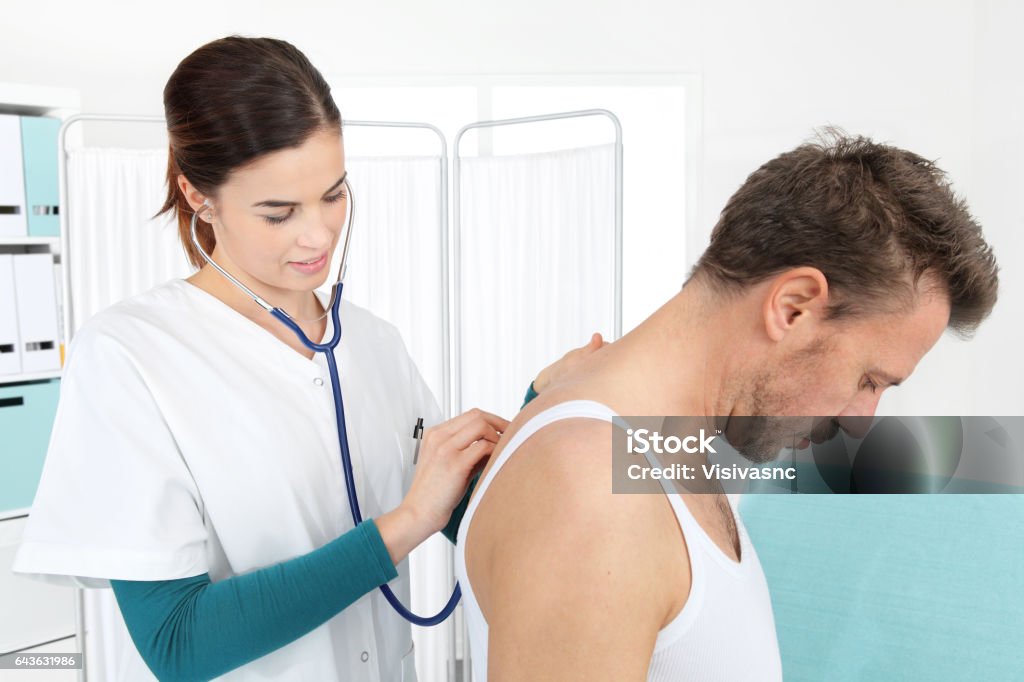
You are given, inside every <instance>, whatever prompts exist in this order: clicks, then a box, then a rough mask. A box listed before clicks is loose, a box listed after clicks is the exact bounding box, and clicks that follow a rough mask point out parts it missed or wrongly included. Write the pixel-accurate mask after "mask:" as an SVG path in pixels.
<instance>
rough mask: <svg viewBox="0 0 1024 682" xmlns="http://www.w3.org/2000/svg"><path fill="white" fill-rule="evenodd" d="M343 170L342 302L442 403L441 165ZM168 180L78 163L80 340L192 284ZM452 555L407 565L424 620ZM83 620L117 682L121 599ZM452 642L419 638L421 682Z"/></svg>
mask: <svg viewBox="0 0 1024 682" xmlns="http://www.w3.org/2000/svg"><path fill="white" fill-rule="evenodd" d="M346 165H347V169H348V170H349V174H350V179H351V185H352V191H353V197H354V199H355V210H356V213H355V231H354V232H353V237H352V247H351V248H352V252H351V255H350V257H349V267H348V275H347V277H346V285H345V294H344V295H345V296H346V297H347V298H348V299H349V300H351V301H352V302H354V303H356V304H358V305H362V306H364V307H367V308H369V309H370V310H372V311H373V312H374V313H376V314H377V315H379V316H380V317H382V318H384V319H386V320H388V321H390V322H392V323H393V324H395V325H396V326H397V327H398V328H399V330H400V331H401V333H402V336H403V338H404V339H405V342H406V346H407V347H408V349H409V352H410V353H411V355H412V356H413V358H414V360H416V363H417V365H418V366H419V368H420V371H421V372H422V374H423V376H424V378H425V380H426V381H427V383H428V384H429V385H430V387H431V389H432V390H433V391H434V394H435V395H436V396H437V398H438V401H439V402H440V401H441V395H442V383H441V381H442V364H441V341H442V336H441V332H442V325H441V291H442V289H441V255H440V254H441V244H440V233H439V230H440V216H439V213H438V211H439V200H440V160H439V159H438V158H437V157H402V158H399V157H386V158H353V157H350V158H349V159H348V160H347V164H346ZM166 168H167V151H166V150H162V149H161V150H123V149H109V148H104V149H94V148H84V149H78V150H71V151H69V153H68V167H67V169H68V190H69V201H68V209H69V226H68V239H69V253H67V254H65V256H64V257H65V259H66V260H65V262H66V263H68V264H69V268H70V270H69V272H70V277H71V290H72V317H73V321H72V328H73V329H75V330H77V329H78V328H79V327H81V325H82V323H83V322H84V321H85V320H87V319H88V318H89V317H90V316H91V315H93V314H95V313H96V312H98V311H100V310H102V309H103V308H105V307H107V306H109V305H111V304H113V303H115V302H117V301H119V300H121V299H123V298H125V297H128V296H131V295H134V294H137V293H141V292H143V291H146V290H147V289H149V288H151V287H153V286H156V285H157V284H160V283H162V282H164V281H166V280H168V279H171V278H173V277H187V276H188V275H189V274H191V273H192V272H193V270H192V268H191V266H190V265H189V264H188V262H187V260H186V258H185V255H184V250H183V249H182V247H181V244H180V242H179V241H178V234H177V226H176V223H172V222H171V221H170V220H169V219H167V218H161V219H159V220H151V219H150V217H151V216H152V215H153V214H154V213H156V211H157V210H158V209H159V208H160V206H161V205H162V204H163V200H164V196H165V192H166V185H165V173H166ZM343 323H344V321H343ZM442 409H444V405H442ZM339 503H340V501H339ZM446 544H447V541H446V540H445V539H444V538H441V537H437V538H434V539H432V540H431V541H430V542H428V543H426V544H425V545H424V546H422V547H420V548H419V549H417V550H416V551H415V552H414V553H413V556H412V557H411V559H410V563H411V570H412V575H413V584H412V594H413V608H414V610H416V611H418V612H424V613H425V612H428V611H430V612H436V611H437V610H438V609H439V608H440V605H441V604H442V603H443V599H442V597H441V596H440V595H442V594H445V595H447V592H448V590H449V589H450V578H449V577H448V576H449V569H448V562H447V547H446ZM85 616H86V651H87V654H86V660H87V661H88V663H87V665H88V670H87V672H88V676H89V679H90V680H95V681H99V680H104V679H108V678H110V677H112V676H113V674H112V672H111V671H113V670H115V669H116V666H117V665H118V656H119V652H123V651H125V647H131V646H134V645H133V643H132V642H131V639H130V637H129V635H128V632H127V630H126V629H125V627H124V624H123V621H122V620H121V618H120V617H119V612H118V610H117V604H116V601H115V599H114V597H113V593H112V592H111V591H110V590H86V591H85ZM447 633H448V629H447V628H443V627H442V628H430V629H422V628H414V632H413V637H414V639H415V641H416V662H417V668H418V670H419V671H420V679H421V680H423V682H433V681H435V680H436V681H440V680H443V679H445V676H446V667H447V666H446V657H447V651H448V637H447Z"/></svg>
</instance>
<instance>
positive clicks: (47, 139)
mask: <svg viewBox="0 0 1024 682" xmlns="http://www.w3.org/2000/svg"><path fill="white" fill-rule="evenodd" d="M59 132H60V119H56V118H47V117H45V116H22V117H21V150H22V161H23V163H24V168H25V213H26V219H27V221H28V236H30V237H59V236H60V216H59V215H58V213H59V210H60V208H59V206H58V204H59V203H60V188H59V185H58V180H57V174H58V170H57V154H58V151H57V133H59Z"/></svg>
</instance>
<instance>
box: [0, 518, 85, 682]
mask: <svg viewBox="0 0 1024 682" xmlns="http://www.w3.org/2000/svg"><path fill="white" fill-rule="evenodd" d="M26 521H27V517H24V516H23V517H19V518H14V519H9V520H7V521H0V604H2V605H3V616H2V617H0V652H8V651H18V650H20V649H24V648H25V647H31V646H36V645H39V644H41V643H44V642H50V641H53V640H55V639H60V638H63V637H69V636H72V635H74V634H75V590H74V588H72V587H57V586H55V585H50V584H47V583H44V582H42V581H40V580H35V579H33V578H27V577H25V576H23V575H17V574H15V573H12V572H11V565H12V564H13V563H14V554H15V552H16V551H17V549H18V543H19V542H21V536H22V533H23V532H24V529H25V523H26ZM64 651H73V649H65V650H64ZM8 672H9V671H2V672H0V679H3V680H4V682H6V679H7V677H6V675H7V673H8Z"/></svg>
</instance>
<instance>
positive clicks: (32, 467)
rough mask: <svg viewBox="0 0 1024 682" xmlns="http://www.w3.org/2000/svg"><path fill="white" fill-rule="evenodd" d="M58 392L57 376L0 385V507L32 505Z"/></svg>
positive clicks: (48, 439)
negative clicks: (39, 380)
mask: <svg viewBox="0 0 1024 682" xmlns="http://www.w3.org/2000/svg"><path fill="white" fill-rule="evenodd" d="M59 395H60V381H59V380H52V381H42V382H33V383H24V384H9V385H6V386H5V385H0V511H9V510H12V509H23V508H27V507H30V506H31V505H32V499H33V498H34V497H35V493H36V487H38V485H39V477H40V476H41V475H42V472H43V460H44V459H45V458H46V449H47V447H48V446H49V444H50V430H51V429H52V428H53V419H54V416H55V415H56V413H57V399H58V397H59Z"/></svg>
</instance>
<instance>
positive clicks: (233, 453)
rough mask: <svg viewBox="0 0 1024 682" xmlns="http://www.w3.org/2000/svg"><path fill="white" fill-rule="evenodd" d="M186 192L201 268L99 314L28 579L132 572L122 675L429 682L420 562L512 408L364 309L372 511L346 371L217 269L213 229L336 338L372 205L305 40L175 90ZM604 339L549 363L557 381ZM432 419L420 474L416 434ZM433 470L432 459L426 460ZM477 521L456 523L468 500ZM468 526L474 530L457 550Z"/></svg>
mask: <svg viewBox="0 0 1024 682" xmlns="http://www.w3.org/2000/svg"><path fill="white" fill-rule="evenodd" d="M164 106H165V114H166V118H167V125H168V132H169V137H170V155H169V162H168V169H167V183H168V198H167V201H166V203H165V205H164V207H163V209H162V211H161V212H167V211H170V212H173V213H175V214H176V216H177V219H178V225H179V233H180V236H181V239H182V243H183V245H184V247H185V250H186V252H187V254H188V256H189V259H190V260H191V262H192V264H193V265H195V266H196V267H197V268H199V270H198V272H196V273H195V274H194V275H192V276H191V277H189V278H188V279H176V280H171V281H169V282H167V283H165V284H163V285H160V286H158V287H156V288H154V289H152V290H150V291H148V292H146V293H144V294H141V295H138V296H135V297H133V298H130V299H127V300H125V301H122V302H120V303H118V304H116V305H114V306H112V307H110V308H108V309H106V310H105V311H103V312H101V313H99V314H97V315H95V316H94V317H92V318H91V319H90V320H89V321H88V322H87V323H86V324H85V325H84V326H83V327H82V329H81V330H80V331H79V332H78V334H77V335H76V336H75V338H74V341H73V343H72V344H71V347H70V348H69V354H68V361H67V364H66V366H65V369H64V378H63V382H62V389H61V398H60V404H59V407H58V410H57V416H56V420H55V423H54V428H53V433H52V436H51V442H50V447H49V451H48V454H47V458H46V464H45V467H44V471H43V475H42V480H41V482H40V486H39V489H38V492H37V494H36V498H35V501H34V504H33V507H32V510H31V514H30V516H29V520H28V523H27V526H26V529H25V535H24V541H23V543H22V545H21V546H20V548H19V551H18V554H17V557H16V560H15V565H14V570H15V571H17V572H19V573H28V574H35V575H37V576H40V577H43V578H44V579H47V580H50V581H51V582H64V584H75V585H79V586H84V587H107V586H109V587H111V588H113V591H114V594H115V595H116V599H117V603H118V606H119V608H120V612H121V615H122V617H123V620H124V623H125V625H126V626H127V630H128V632H129V634H130V635H131V639H132V641H133V642H134V643H135V649H134V650H132V649H130V648H129V649H126V650H125V651H122V652H120V656H119V658H120V660H119V665H118V669H117V678H118V679H120V680H131V681H132V682H136V681H138V680H144V679H152V677H153V676H154V675H155V676H156V677H157V678H159V679H168V680H200V679H202V680H205V679H211V678H215V677H217V678H218V679H224V680H271V679H275V680H316V681H317V682H325V681H328V680H345V681H351V680H374V681H377V680H380V681H388V682H389V681H391V680H402V679H404V680H414V679H415V669H414V667H413V656H412V639H411V628H410V626H409V624H408V623H407V622H406V621H405V620H403V619H402V618H401V617H400V616H398V615H397V614H396V613H394V612H393V611H392V609H391V608H390V606H389V605H388V603H387V602H386V601H385V599H384V597H383V596H382V595H381V593H380V592H379V590H377V586H379V585H381V584H384V583H389V584H390V586H391V587H392V589H393V590H394V591H395V593H396V594H397V595H398V597H399V598H400V599H401V600H402V601H403V603H405V604H408V603H409V577H408V570H407V563H408V562H406V561H404V560H405V557H406V556H407V555H408V553H409V552H410V551H411V550H412V549H413V548H414V547H416V546H417V545H419V544H420V543H421V542H423V541H424V540H425V539H426V538H428V537H429V536H430V535H432V534H433V533H435V532H437V531H439V530H444V531H446V534H447V535H448V537H449V538H450V539H452V538H454V534H455V532H456V530H457V528H458V522H459V520H460V518H461V511H462V510H463V509H464V502H463V503H462V504H460V500H464V499H465V496H468V493H467V487H468V486H469V485H470V481H471V479H472V477H473V474H474V473H475V472H477V471H479V469H480V468H482V465H483V463H484V462H485V460H486V458H487V456H488V455H489V454H490V453H491V451H492V449H493V448H494V445H495V443H497V441H498V439H499V437H500V435H501V433H502V432H503V431H504V430H505V428H506V427H507V426H508V422H507V421H506V420H505V419H503V418H501V417H498V416H496V415H493V414H489V413H487V412H482V411H480V410H471V411H469V412H466V413H465V414H462V415H459V416H457V417H455V418H454V419H450V420H448V421H446V422H442V423H439V422H440V420H441V414H440V410H439V409H438V407H437V404H436V401H435V400H434V398H433V397H432V396H431V394H430V391H429V389H428V388H427V387H426V385H425V383H424V382H423V379H422V378H421V376H420V374H419V372H418V371H417V369H416V367H415V366H414V364H413V362H412V360H411V359H410V357H409V355H408V353H407V352H406V349H405V347H404V345H403V342H402V339H401V338H400V336H399V333H398V331H397V330H396V329H395V327H394V326H392V325H390V324H388V323H386V322H384V321H382V320H380V319H378V318H376V317H374V316H373V315H371V314H370V313H369V312H368V311H366V310H363V309H361V308H358V307H356V306H354V305H352V304H351V303H348V302H347V301H342V307H341V320H342V324H343V331H344V335H343V336H342V340H341V341H342V342H341V344H340V345H339V346H338V348H337V350H336V351H335V355H336V358H337V362H338V364H339V366H340V368H341V384H342V391H343V394H344V395H345V396H348V397H349V399H348V400H347V401H346V412H347V415H346V417H347V418H346V423H347V425H348V432H349V434H350V441H351V443H350V448H351V451H352V459H353V468H354V471H355V480H356V488H357V494H358V498H359V500H360V503H361V505H362V509H363V513H364V516H365V518H366V520H365V521H363V522H362V523H361V524H359V525H358V526H356V527H353V524H352V520H351V518H350V514H349V511H348V507H347V502H346V500H347V495H346V491H345V483H344V478H343V474H342V468H341V464H340V452H339V445H338V441H337V433H336V430H335V428H336V427H335V413H334V405H333V401H332V395H331V388H330V379H329V376H328V372H327V367H326V361H325V360H324V359H323V358H322V357H321V354H314V353H312V352H311V351H309V350H308V349H307V348H306V347H305V346H304V345H302V344H301V343H300V342H299V341H298V339H297V338H296V336H295V335H294V334H293V333H292V331H291V330H289V329H287V328H286V327H285V326H284V325H283V324H281V323H280V322H279V321H278V320H276V319H275V318H273V317H272V316H271V315H270V314H269V313H267V312H266V311H265V310H264V309H263V308H261V307H259V306H257V305H255V304H254V303H253V301H252V300H251V299H250V298H248V297H247V296H246V295H245V294H244V293H243V292H242V291H241V290H239V289H238V288H237V287H236V286H234V285H233V284H232V283H230V282H229V281H228V280H227V279H226V278H225V277H224V276H223V275H222V274H221V273H219V272H217V271H216V270H214V269H213V268H211V267H210V266H209V265H207V264H206V262H205V259H204V258H203V256H202V254H201V253H199V251H198V250H197V249H196V248H195V247H194V246H193V244H192V242H191V239H190V230H189V227H190V221H191V217H192V214H193V212H195V211H199V217H200V223H199V229H198V238H199V241H200V244H201V245H202V246H203V248H204V251H206V252H207V253H208V254H210V255H211V256H212V258H213V260H214V261H215V262H216V263H218V264H219V265H220V266H221V267H223V268H224V269H225V270H226V271H228V272H229V273H230V274H231V275H233V276H234V277H235V278H237V279H238V280H239V281H241V282H242V283H243V284H245V285H246V286H248V287H249V288H250V289H252V290H253V291H254V292H256V293H257V294H258V295H260V296H261V297H262V298H263V299H264V300H266V301H268V302H269V303H270V304H271V305H274V306H277V307H280V308H283V309H284V310H285V311H287V312H288V313H289V315H291V316H292V317H293V318H294V319H296V320H300V321H302V322H300V327H301V328H302V330H303V331H304V332H305V333H306V335H307V336H308V337H309V338H310V339H313V340H317V341H318V340H320V339H324V338H329V337H330V335H331V334H332V331H333V330H332V325H331V323H330V320H329V318H328V317H326V316H325V314H324V311H325V308H326V307H327V305H328V300H327V299H326V298H325V297H321V296H320V294H319V293H317V292H315V289H317V287H319V286H320V285H322V284H323V283H324V282H325V280H326V278H327V275H328V269H329V268H328V266H327V263H328V261H330V255H331V254H332V253H333V252H334V249H335V246H336V245H337V244H338V241H339V238H340V236H341V233H342V231H343V230H342V227H343V224H344V223H345V217H346V215H347V202H348V201H349V200H350V198H349V196H348V194H347V192H348V188H347V184H346V183H345V182H344V178H345V175H346V169H345V155H344V145H343V140H342V135H341V120H340V115H339V112H338V108H337V106H336V105H335V103H334V101H333V99H332V97H331V94H330V89H329V87H328V85H327V83H326V82H325V81H324V79H323V78H322V76H321V75H320V73H319V72H318V71H317V70H316V69H315V68H314V67H313V66H312V65H311V64H310V63H309V61H308V60H307V59H306V57H305V56H304V55H303V54H302V53H301V52H299V51H298V50H297V49H296V48H295V47H293V46H292V45H290V44H289V43H286V42H284V41H280V40H274V39H268V38H242V37H237V36H232V37H228V38H224V39H221V40H217V41H214V42H212V43H209V44H207V45H204V46H203V47H201V48H199V49H198V50H196V51H195V52H193V53H192V54H191V55H189V56H188V57H187V58H186V59H185V60H184V61H182V62H181V64H179V65H178V68H177V69H176V70H175V72H174V73H173V74H172V75H171V78H170V80H169V81H168V82H167V85H166V87H165V89H164ZM600 343H601V341H600V337H599V336H597V335H595V336H594V338H593V339H592V341H591V343H590V344H588V345H587V346H585V347H584V348H581V349H579V350H577V351H573V352H572V353H569V354H567V355H566V356H565V357H563V358H562V359H561V360H560V361H559V362H557V363H555V364H554V365H552V366H551V367H548V368H546V369H545V370H544V372H542V373H541V375H539V376H538V378H537V380H536V381H535V382H534V384H533V385H532V386H531V390H530V392H528V394H527V395H528V399H529V398H530V397H532V396H533V395H536V394H535V393H534V392H533V390H534V389H537V390H541V389H542V386H543V384H544V383H546V382H547V381H548V380H550V378H551V377H553V376H555V375H557V374H560V373H562V372H563V371H565V369H566V368H567V366H568V365H570V364H573V363H574V362H575V360H576V359H577V358H578V357H580V356H581V355H582V354H585V353H588V352H590V351H592V350H593V349H595V348H596V347H599V346H600ZM419 417H422V418H423V419H424V422H425V423H426V424H428V425H433V426H432V427H431V428H428V429H427V430H426V433H425V435H424V437H423V441H422V450H421V451H420V454H419V459H418V463H417V465H416V467H415V469H414V468H413V466H412V458H413V447H414V439H413V438H412V430H413V425H414V424H415V423H416V420H417V418H419ZM414 472H415V473H414ZM453 511H454V513H453ZM453 541H454V540H453Z"/></svg>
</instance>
